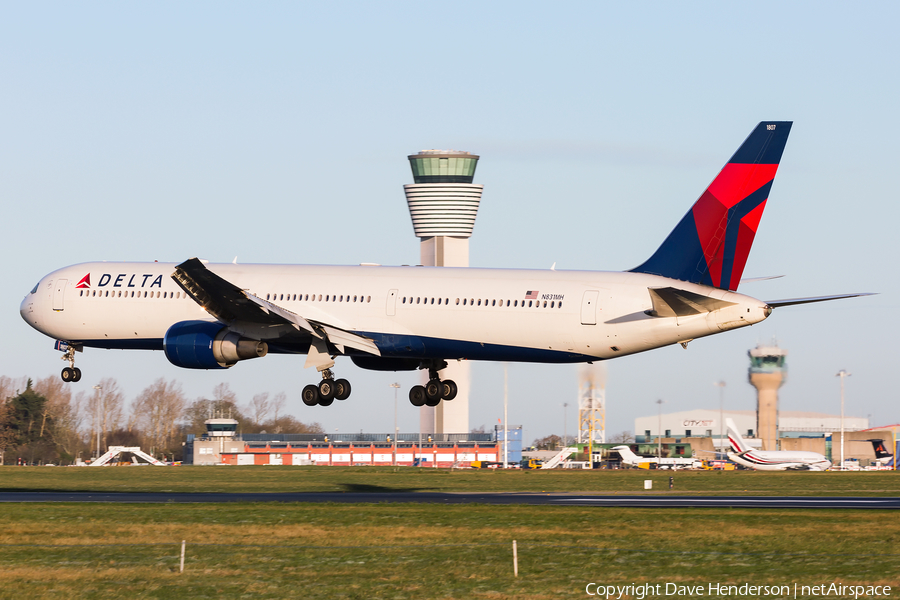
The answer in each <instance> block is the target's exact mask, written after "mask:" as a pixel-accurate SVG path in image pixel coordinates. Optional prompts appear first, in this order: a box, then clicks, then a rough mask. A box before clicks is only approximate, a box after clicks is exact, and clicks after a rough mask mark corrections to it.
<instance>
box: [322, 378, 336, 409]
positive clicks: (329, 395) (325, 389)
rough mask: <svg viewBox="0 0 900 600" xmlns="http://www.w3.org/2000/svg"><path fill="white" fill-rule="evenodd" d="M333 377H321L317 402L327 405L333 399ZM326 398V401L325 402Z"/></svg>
mask: <svg viewBox="0 0 900 600" xmlns="http://www.w3.org/2000/svg"><path fill="white" fill-rule="evenodd" d="M334 387H335V386H334V379H323V380H322V381H320V382H319V404H321V405H322V406H328V405H330V404H331V402H332V401H333V400H334V392H335V389H334ZM326 400H327V401H328V403H327V404H326V403H325V402H326Z"/></svg>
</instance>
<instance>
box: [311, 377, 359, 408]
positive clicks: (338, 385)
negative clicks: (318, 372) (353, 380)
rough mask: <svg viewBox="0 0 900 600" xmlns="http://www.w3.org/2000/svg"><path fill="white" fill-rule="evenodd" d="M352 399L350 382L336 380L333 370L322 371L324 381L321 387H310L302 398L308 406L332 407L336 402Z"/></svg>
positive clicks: (320, 384)
mask: <svg viewBox="0 0 900 600" xmlns="http://www.w3.org/2000/svg"><path fill="white" fill-rule="evenodd" d="M349 397H350V382H349V381H347V380H346V379H335V378H334V373H332V372H331V369H323V370H322V381H320V382H319V385H308V386H306V387H305V388H303V392H302V394H301V398H302V399H303V404H305V405H307V406H316V405H317V404H318V405H320V406H331V404H332V403H333V402H334V401H335V400H346V399H347V398H349Z"/></svg>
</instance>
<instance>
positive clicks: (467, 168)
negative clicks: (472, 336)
mask: <svg viewBox="0 0 900 600" xmlns="http://www.w3.org/2000/svg"><path fill="white" fill-rule="evenodd" d="M409 164H410V166H411V167H412V174H413V181H415V183H412V184H407V185H404V186H403V190H404V191H405V192H406V203H407V205H408V206H409V215H410V217H412V223H413V230H415V233H416V236H417V237H418V238H419V240H420V244H419V252H420V259H419V262H420V264H422V265H423V266H426V267H468V266H469V238H470V237H471V236H472V229H473V228H474V227H475V217H476V216H477V214H478V205H479V204H480V203H481V190H482V188H483V186H481V185H478V184H474V183H472V181H473V179H474V178H475V167H476V166H477V164H478V156H476V155H475V154H469V153H468V152H460V151H457V150H422V151H421V152H419V153H418V154H413V155H410V156H409ZM448 363H449V364H448V366H447V368H446V369H444V370H443V371H441V372H440V376H441V379H452V380H453V381H455V382H456V385H457V386H458V387H459V393H458V394H457V396H456V398H455V399H453V400H452V401H449V402H448V401H442V402H441V403H440V404H439V405H438V406H436V407H433V408H432V407H429V406H423V407H421V408H420V409H419V410H420V411H421V412H420V413H419V420H420V425H421V427H422V432H423V433H462V432H467V431H469V379H470V378H469V365H468V363H465V362H458V361H448Z"/></svg>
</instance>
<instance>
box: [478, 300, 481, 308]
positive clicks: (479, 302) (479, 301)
mask: <svg viewBox="0 0 900 600" xmlns="http://www.w3.org/2000/svg"><path fill="white" fill-rule="evenodd" d="M478 306H481V298H479V299H478Z"/></svg>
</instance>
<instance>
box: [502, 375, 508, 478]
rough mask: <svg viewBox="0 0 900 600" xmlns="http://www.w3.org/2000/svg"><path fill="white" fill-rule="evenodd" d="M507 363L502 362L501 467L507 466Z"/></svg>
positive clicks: (505, 467)
mask: <svg viewBox="0 0 900 600" xmlns="http://www.w3.org/2000/svg"><path fill="white" fill-rule="evenodd" d="M508 408H509V363H503V468H504V469H508V468H509V422H508V420H507V409H508Z"/></svg>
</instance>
